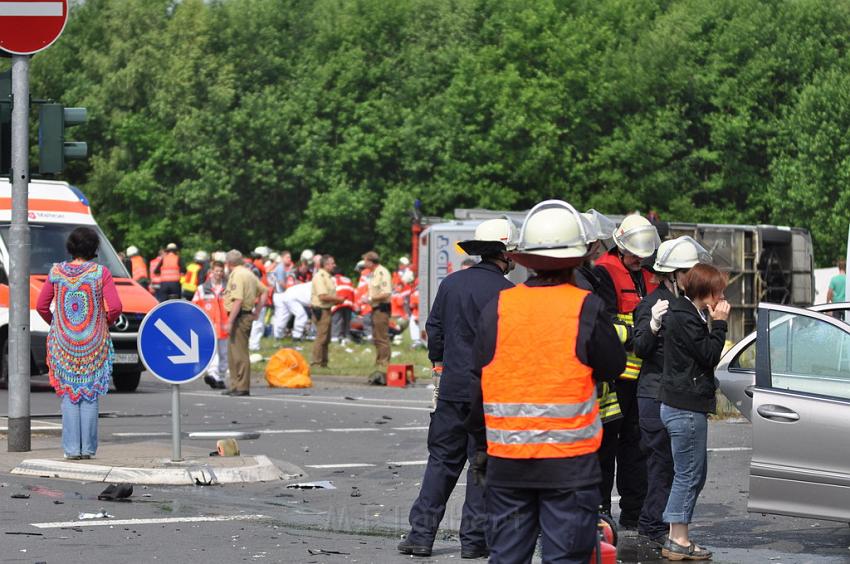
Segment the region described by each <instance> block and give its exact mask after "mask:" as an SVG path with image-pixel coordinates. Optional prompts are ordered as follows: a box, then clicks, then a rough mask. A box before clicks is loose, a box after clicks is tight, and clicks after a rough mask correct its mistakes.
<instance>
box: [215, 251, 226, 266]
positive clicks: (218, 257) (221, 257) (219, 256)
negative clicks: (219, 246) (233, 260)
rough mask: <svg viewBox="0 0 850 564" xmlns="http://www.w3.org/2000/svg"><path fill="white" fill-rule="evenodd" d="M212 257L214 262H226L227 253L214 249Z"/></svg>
mask: <svg viewBox="0 0 850 564" xmlns="http://www.w3.org/2000/svg"><path fill="white" fill-rule="evenodd" d="M212 259H213V260H214V261H216V262H225V263H226V262H227V253H226V252H224V251H215V252H214V253H213V254H212Z"/></svg>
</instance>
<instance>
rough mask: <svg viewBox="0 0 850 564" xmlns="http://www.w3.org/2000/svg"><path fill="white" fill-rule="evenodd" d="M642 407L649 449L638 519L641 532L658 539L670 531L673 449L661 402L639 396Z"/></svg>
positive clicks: (642, 421)
mask: <svg viewBox="0 0 850 564" xmlns="http://www.w3.org/2000/svg"><path fill="white" fill-rule="evenodd" d="M638 409H639V411H640V433H641V437H642V438H643V444H644V446H645V447H646V450H647V457H646V486H647V488H646V499H645V500H644V502H643V510H642V511H641V512H640V519H639V520H638V532H639V533H640V534H642V535H644V536H647V537H649V538H653V539H654V538H657V537H660V536H662V535H666V534H667V532H668V529H669V527H668V526H667V523H665V522H664V519H663V517H662V516H663V514H664V508H665V507H666V506H667V498H668V497H669V496H670V487H671V486H672V484H673V453H672V452H671V451H670V435H668V434H667V428H666V427H664V423H663V422H662V421H661V415H660V411H661V402H660V401H658V400H655V399H651V398H638Z"/></svg>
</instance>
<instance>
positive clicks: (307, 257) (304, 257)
mask: <svg viewBox="0 0 850 564" xmlns="http://www.w3.org/2000/svg"><path fill="white" fill-rule="evenodd" d="M314 254H315V253H313V251H312V249H304V250H303V251H301V262H310V261H311V260H313V255H314Z"/></svg>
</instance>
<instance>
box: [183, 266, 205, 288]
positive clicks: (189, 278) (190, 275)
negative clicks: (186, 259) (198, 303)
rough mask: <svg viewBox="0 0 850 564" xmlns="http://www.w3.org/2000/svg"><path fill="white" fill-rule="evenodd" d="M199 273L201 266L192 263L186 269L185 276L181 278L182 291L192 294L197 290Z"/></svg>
mask: <svg viewBox="0 0 850 564" xmlns="http://www.w3.org/2000/svg"><path fill="white" fill-rule="evenodd" d="M200 271H201V265H200V264H198V263H196V262H193V263H192V264H190V265H189V266H187V267H186V276H184V277H183V289H184V290H186V291H187V292H194V291H195V290H197V289H198V273H199V272H200Z"/></svg>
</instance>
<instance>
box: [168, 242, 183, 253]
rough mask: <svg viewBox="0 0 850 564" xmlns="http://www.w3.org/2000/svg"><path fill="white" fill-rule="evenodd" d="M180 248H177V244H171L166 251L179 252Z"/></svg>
mask: <svg viewBox="0 0 850 564" xmlns="http://www.w3.org/2000/svg"><path fill="white" fill-rule="evenodd" d="M179 249H180V248H179V247H178V246H177V243H169V244H167V245H166V246H165V250H166V251H175V252H176V251H178V250H179Z"/></svg>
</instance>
